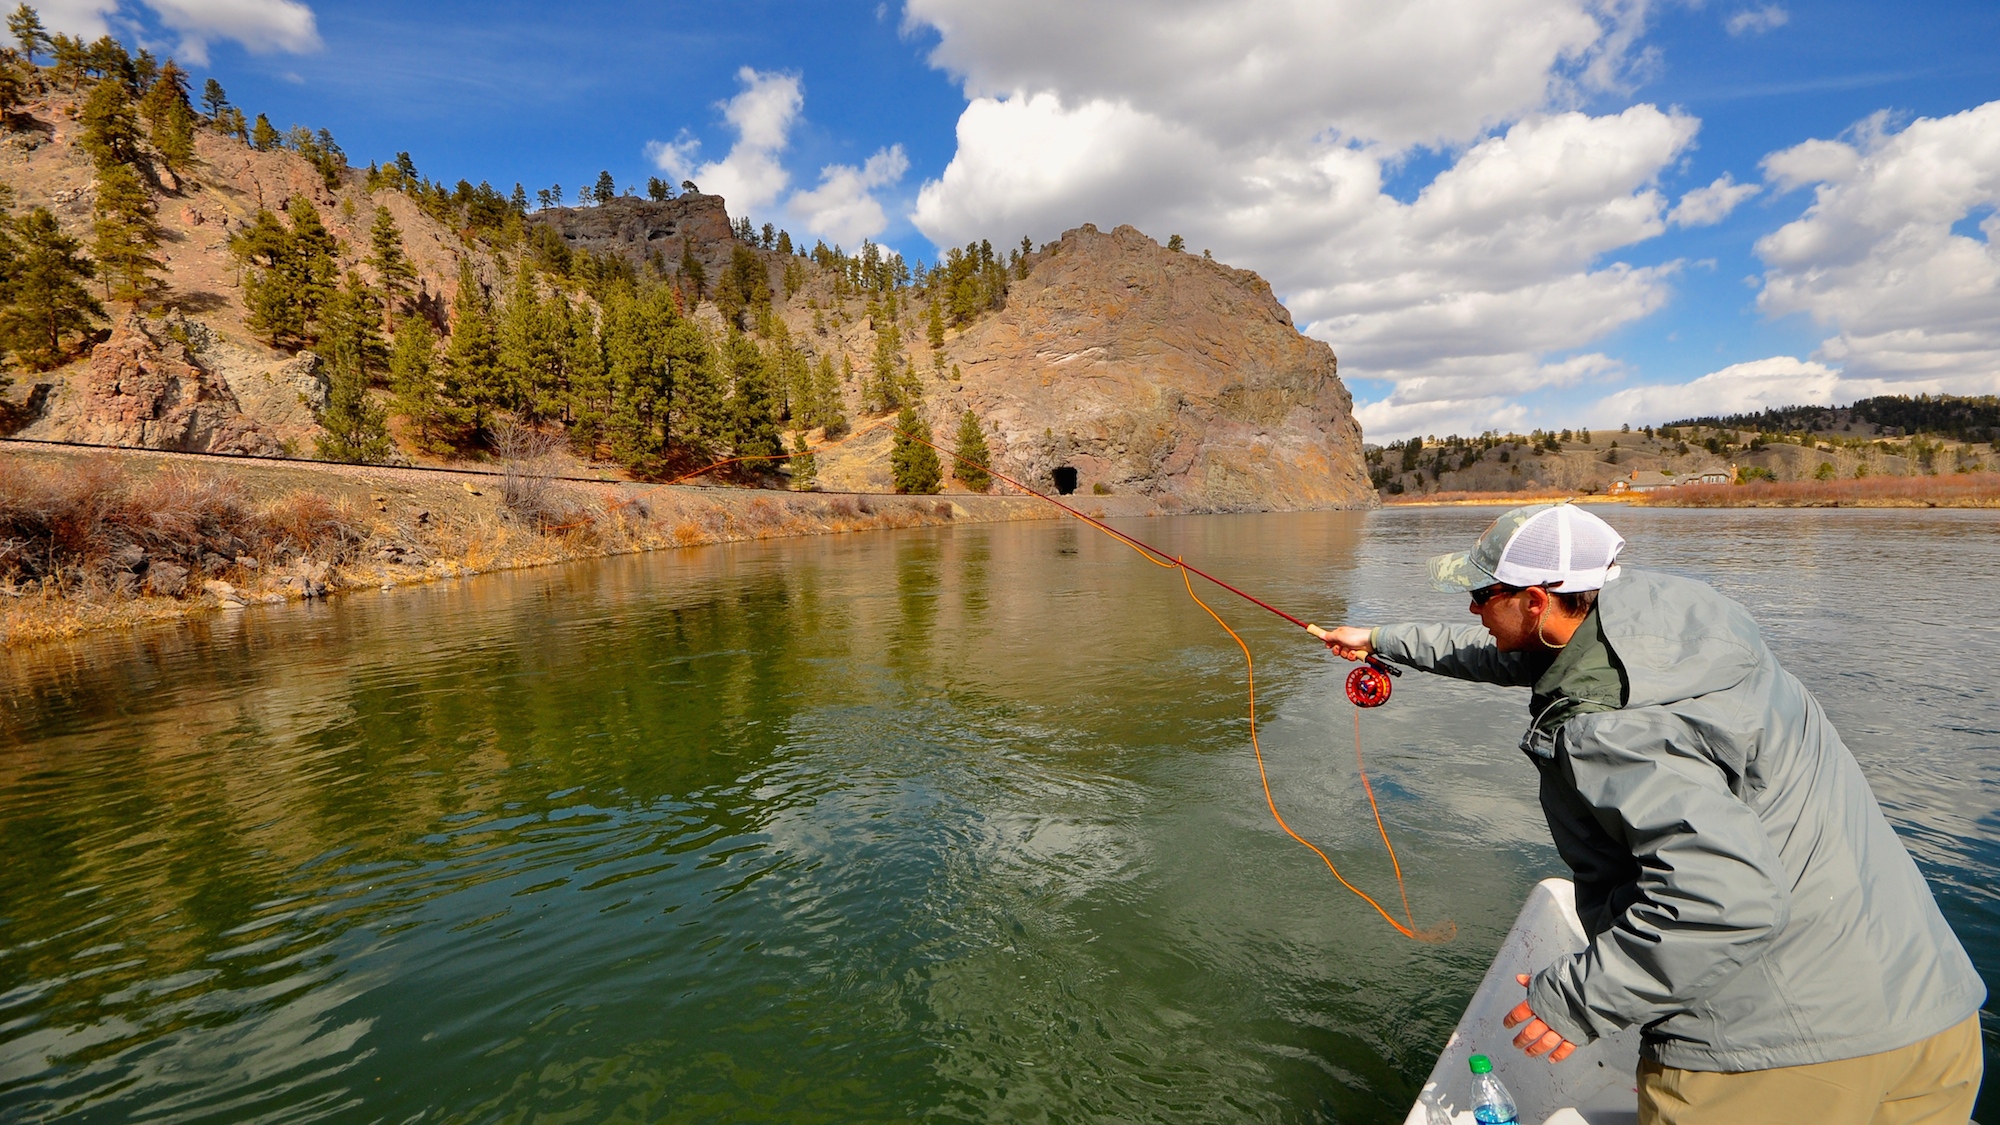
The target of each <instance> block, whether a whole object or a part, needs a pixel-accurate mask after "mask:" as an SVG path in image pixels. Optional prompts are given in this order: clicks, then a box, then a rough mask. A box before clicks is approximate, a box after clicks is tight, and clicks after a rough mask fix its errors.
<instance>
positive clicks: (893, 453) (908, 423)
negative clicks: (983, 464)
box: [889, 404, 943, 494]
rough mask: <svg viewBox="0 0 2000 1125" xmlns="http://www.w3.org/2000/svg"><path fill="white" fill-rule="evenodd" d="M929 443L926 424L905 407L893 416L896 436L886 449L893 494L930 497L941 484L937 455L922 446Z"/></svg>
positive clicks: (929, 437) (934, 451) (912, 407)
mask: <svg viewBox="0 0 2000 1125" xmlns="http://www.w3.org/2000/svg"><path fill="white" fill-rule="evenodd" d="M930 440H931V427H930V423H928V422H925V421H924V420H923V419H922V418H920V417H918V416H917V409H916V407H914V406H909V405H907V404H906V405H905V406H904V407H903V409H902V411H901V412H900V413H899V414H897V415H896V436H895V439H894V441H893V442H892V443H891V445H890V449H889V471H890V474H891V475H892V476H893V477H895V480H896V491H897V492H906V493H918V494H922V493H931V492H936V491H937V490H938V488H939V486H940V485H941V484H943V475H942V469H941V468H940V466H939V465H938V456H937V451H936V450H933V449H932V448H931V447H930V446H929V445H926V444H924V443H925V442H928V441H930Z"/></svg>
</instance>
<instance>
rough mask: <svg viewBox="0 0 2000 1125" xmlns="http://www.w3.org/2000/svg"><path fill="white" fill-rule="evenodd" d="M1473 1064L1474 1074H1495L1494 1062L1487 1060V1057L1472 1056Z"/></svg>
mask: <svg viewBox="0 0 2000 1125" xmlns="http://www.w3.org/2000/svg"><path fill="white" fill-rule="evenodd" d="M1471 1063H1472V1073H1474V1074H1491V1073H1493V1060H1492V1059H1489V1058H1487V1057H1486V1056H1485V1055H1474V1056H1472V1059H1471Z"/></svg>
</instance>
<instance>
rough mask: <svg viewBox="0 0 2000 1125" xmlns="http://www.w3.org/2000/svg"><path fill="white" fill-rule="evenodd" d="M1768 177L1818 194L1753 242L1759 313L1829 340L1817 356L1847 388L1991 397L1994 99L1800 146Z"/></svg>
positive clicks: (1999, 254)
mask: <svg viewBox="0 0 2000 1125" xmlns="http://www.w3.org/2000/svg"><path fill="white" fill-rule="evenodd" d="M1864 125H1865V126H1866V125H1869V123H1866V122H1864ZM1765 166H1766V171H1767V173H1771V174H1774V175H1776V174H1782V175H1785V176H1787V177H1790V178H1791V179H1793V180H1795V181H1798V182H1804V181H1806V180H1808V179H1809V178H1810V179H1816V180H1818V183H1817V185H1816V186H1815V187H1814V191H1813V201H1812V204H1811V205H1810V206H1809V207H1807V208H1806V210H1805V213H1804V214H1803V215H1801V216H1800V217H1799V218H1798V219H1796V220H1793V221H1792V222H1790V223H1787V224H1786V225H1785V226H1783V227H1781V228H1779V229H1778V230H1776V231H1774V232H1772V233H1771V234H1769V235H1767V236H1765V237H1764V238H1762V239H1760V240H1759V241H1758V242H1757V255H1758V257H1759V258H1761V259H1762V260H1763V262H1764V265H1765V267H1766V271H1765V274H1764V278H1763V289H1762V291H1761V292H1760V293H1759V294H1758V298H1757V305H1758V308H1759V309H1760V310H1762V311H1763V312H1765V313H1767V314H1769V315H1772V316H1783V315H1787V314H1794V313H1803V314H1805V315H1807V316H1810V317H1811V318H1812V319H1813V320H1814V321H1815V322H1816V323H1818V324H1820V325H1823V326H1825V327H1828V328H1831V329H1833V330H1834V331H1835V335H1833V336H1831V337H1829V338H1827V339H1826V340H1824V341H1823V342H1822V343H1821V344H1820V347H1819V351H1818V353H1817V356H1818V358H1819V359H1821V360H1824V361H1826V362H1828V363H1833V364H1838V365H1839V366H1840V367H1841V369H1842V370H1843V372H1844V373H1845V375H1846V377H1848V378H1849V379H1857V380H1861V379H1872V380H1879V381H1885V382H1886V383H1890V384H1906V387H1905V390H1906V392H1914V391H1916V390H1918V389H1929V390H1946V391H1950V392H1953V393H1960V394H1991V393H1994V392H1995V391H2000V251H1996V246H1995V241H1996V236H2000V217H1996V211H1995V209H1996V208H2000V101H1995V102H1988V103H1986V104H1985V105H1982V106H1978V107H1977V108H1974V109H1969V110H1966V111H1964V112H1962V113H1956V114H1953V115H1951V116H1949V117H1940V118H1920V119H1918V120H1916V121H1914V122H1912V123H1911V124H1910V125H1909V127H1908V128H1906V129H1904V130H1902V131H1901V132H1896V133H1891V132H1887V131H1886V129H1884V128H1880V127H1873V126H1871V127H1866V128H1862V129H1858V130H1857V131H1856V140H1855V142H1854V143H1853V144H1844V143H1841V142H1837V141H1823V140H1815V141H1808V142H1806V144H1803V145H1799V146H1796V147H1794V148H1792V149H1788V150H1786V151H1784V152H1781V153H1775V154H1773V155H1772V156H1771V157H1769V158H1767V160H1766V161H1765ZM1779 170H1782V171H1779Z"/></svg>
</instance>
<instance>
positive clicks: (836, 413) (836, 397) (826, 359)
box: [811, 355, 847, 435]
mask: <svg viewBox="0 0 2000 1125" xmlns="http://www.w3.org/2000/svg"><path fill="white" fill-rule="evenodd" d="M811 420H812V424H813V425H815V426H819V427H822V428H824V429H825V430H826V432H827V433H828V434H829V435H831V434H833V433H834V431H836V430H839V429H840V428H842V427H843V426H845V425H847V415H846V412H845V411H844V410H843V409H842V402H841V397H840V376H839V375H837V374H835V373H834V370H833V357H832V356H830V355H823V356H820V357H819V365H818V366H817V367H815V368H814V369H813V391H812V419H811Z"/></svg>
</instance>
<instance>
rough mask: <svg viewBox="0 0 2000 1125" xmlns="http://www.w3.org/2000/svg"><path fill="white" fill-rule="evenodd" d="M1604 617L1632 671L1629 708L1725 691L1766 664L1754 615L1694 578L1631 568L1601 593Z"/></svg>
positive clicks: (1607, 635) (1609, 639)
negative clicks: (1761, 664)
mask: <svg viewBox="0 0 2000 1125" xmlns="http://www.w3.org/2000/svg"><path fill="white" fill-rule="evenodd" d="M1597 614H1598V621H1599V623H1600V624H1601V625H1602V626H1603V629H1604V639H1605V642H1606V643H1607V644H1609V645H1610V646H1611V650H1612V651H1613V652H1614V653H1616V654H1617V655H1618V659H1619V661H1620V662H1621V663H1622V664H1623V665H1624V667H1625V674H1626V677H1627V679H1628V681H1629V687H1630V691H1631V695H1630V697H1629V698H1628V699H1627V701H1626V706H1628V707H1652V706H1657V705H1659V704H1663V703H1671V702H1674V701H1675V700H1680V699H1692V698H1694V697H1696V696H1701V695H1707V694H1709V693H1711V692H1717V691H1726V690H1728V689H1729V688H1733V687H1735V686H1737V685H1738V684H1740V683H1742V682H1743V681H1744V680H1745V679H1746V678H1748V677H1749V676H1750V674H1751V673H1752V672H1753V671H1755V670H1756V668H1757V666H1758V665H1759V664H1760V663H1761V662H1762V661H1763V660H1764V659H1765V655H1766V654H1765V648H1764V640H1763V637H1762V636H1761V634H1760V633H1759V632H1758V629H1757V623H1756V621H1754V620H1753V619H1752V618H1751V617H1750V611H1749V610H1747V609H1744V608H1743V607H1742V606H1741V605H1739V604H1738V603H1736V602H1734V601H1731V600H1730V599H1728V598H1725V597H1723V596H1722V595H1720V594H1718V593H1716V592H1715V591H1714V590H1712V589H1710V588H1709V587H1707V586H1705V585H1703V584H1702V583H1700V582H1696V581H1694V580H1693V579H1689V578H1679V577H1675V576H1674V575H1671V574H1661V573H1659V572H1657V571H1649V570H1633V569H1631V568H1629V567H1628V568H1626V570H1625V571H1624V573H1623V574H1621V575H1620V576H1619V577H1618V578H1617V580H1615V581H1613V582H1610V583H1608V584H1606V585H1605V587H1604V591H1603V592H1602V593H1601V594H1599V595H1598V601H1597Z"/></svg>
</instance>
